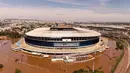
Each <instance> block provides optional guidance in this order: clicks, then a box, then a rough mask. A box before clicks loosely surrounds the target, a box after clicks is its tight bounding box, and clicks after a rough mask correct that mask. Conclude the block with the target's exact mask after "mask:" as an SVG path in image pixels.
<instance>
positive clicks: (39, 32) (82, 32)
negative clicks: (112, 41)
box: [25, 27, 101, 38]
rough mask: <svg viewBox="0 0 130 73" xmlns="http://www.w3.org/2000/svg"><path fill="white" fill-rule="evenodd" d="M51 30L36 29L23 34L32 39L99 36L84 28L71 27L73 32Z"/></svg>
mask: <svg viewBox="0 0 130 73" xmlns="http://www.w3.org/2000/svg"><path fill="white" fill-rule="evenodd" d="M50 29H51V28H37V29H34V30H32V31H30V32H27V33H25V35H27V36H34V37H52V38H58V37H92V36H100V35H101V34H100V33H98V32H96V31H93V30H88V29H84V28H76V27H73V29H74V30H50Z"/></svg>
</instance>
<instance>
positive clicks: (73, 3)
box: [0, 0, 130, 22]
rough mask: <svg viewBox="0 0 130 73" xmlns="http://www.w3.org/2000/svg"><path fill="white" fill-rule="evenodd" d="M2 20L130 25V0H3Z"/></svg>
mask: <svg viewBox="0 0 130 73" xmlns="http://www.w3.org/2000/svg"><path fill="white" fill-rule="evenodd" d="M0 18H1V19H4V18H18V19H40V20H47V21H104V22H130V0H0Z"/></svg>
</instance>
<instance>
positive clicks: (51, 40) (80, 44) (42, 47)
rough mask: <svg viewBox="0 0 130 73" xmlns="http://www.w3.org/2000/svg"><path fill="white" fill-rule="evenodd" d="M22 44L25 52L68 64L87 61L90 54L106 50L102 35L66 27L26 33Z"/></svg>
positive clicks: (39, 29) (41, 29) (21, 41)
mask: <svg viewBox="0 0 130 73" xmlns="http://www.w3.org/2000/svg"><path fill="white" fill-rule="evenodd" d="M20 43H21V45H20V47H21V48H22V51H24V52H28V53H31V54H32V53H35V54H36V53H41V54H42V55H49V56H51V57H52V60H56V58H57V59H58V60H59V59H63V60H64V59H65V61H67V62H69V60H71V61H76V59H77V58H79V57H82V58H84V57H85V59H86V57H88V55H89V54H92V53H95V52H102V51H104V50H105V46H104V43H103V42H102V41H101V34H100V33H98V32H96V31H93V30H88V29H83V28H75V27H65V26H60V27H59V26H58V27H53V28H37V29H35V30H32V31H30V32H27V33H25V37H24V38H23V39H21V40H20ZM66 56H67V57H68V58H67V59H68V60H67V59H66ZM72 59H73V60H72Z"/></svg>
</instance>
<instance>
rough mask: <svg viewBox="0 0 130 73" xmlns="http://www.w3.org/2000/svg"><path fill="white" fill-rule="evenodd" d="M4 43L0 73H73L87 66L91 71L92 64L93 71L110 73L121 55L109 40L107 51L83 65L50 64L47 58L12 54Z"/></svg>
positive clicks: (1, 52)
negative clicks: (20, 72) (18, 71)
mask: <svg viewBox="0 0 130 73" xmlns="http://www.w3.org/2000/svg"><path fill="white" fill-rule="evenodd" d="M0 42H3V41H0ZM4 42H7V43H5V44H1V43H0V64H3V65H4V68H3V69H1V70H0V73H15V69H20V70H21V71H22V73H73V71H74V70H78V69H86V70H87V69H88V68H87V66H88V67H90V68H91V69H92V67H93V62H94V67H95V69H98V68H100V67H101V70H102V71H104V73H110V70H111V69H112V66H113V65H114V64H115V59H116V57H118V56H120V54H121V52H120V51H117V50H115V48H116V42H115V41H114V40H111V39H109V40H108V43H107V44H108V47H109V49H107V50H106V51H105V52H103V54H102V55H100V56H99V57H97V58H96V59H95V60H93V61H88V62H84V63H63V62H55V63H54V62H53V63H52V62H51V60H50V59H48V58H41V57H40V56H34V55H30V54H26V53H23V52H14V51H12V49H11V42H10V41H4ZM110 52H111V53H110Z"/></svg>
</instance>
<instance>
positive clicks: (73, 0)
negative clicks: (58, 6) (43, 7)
mask: <svg viewBox="0 0 130 73" xmlns="http://www.w3.org/2000/svg"><path fill="white" fill-rule="evenodd" d="M46 1H51V2H57V3H64V4H72V5H90V3H91V2H93V0H46Z"/></svg>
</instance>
